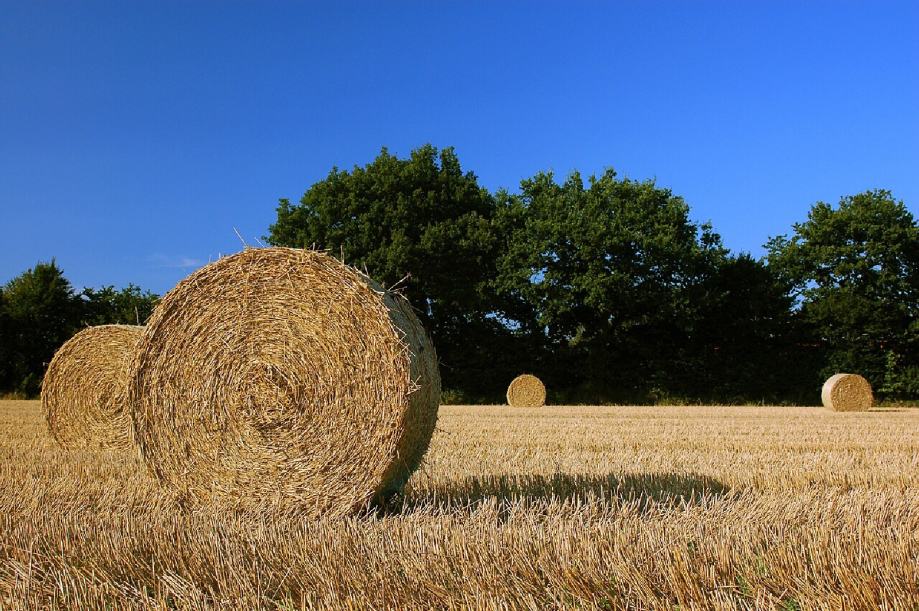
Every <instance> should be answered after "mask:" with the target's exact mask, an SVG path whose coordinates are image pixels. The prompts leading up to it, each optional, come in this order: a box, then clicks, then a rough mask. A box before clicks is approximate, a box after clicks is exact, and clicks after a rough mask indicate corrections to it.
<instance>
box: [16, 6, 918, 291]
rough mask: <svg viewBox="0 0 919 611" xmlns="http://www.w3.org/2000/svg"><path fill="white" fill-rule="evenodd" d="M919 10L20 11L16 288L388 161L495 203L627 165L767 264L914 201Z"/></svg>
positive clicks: (192, 241) (227, 222)
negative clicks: (435, 169) (34, 270)
mask: <svg viewBox="0 0 919 611" xmlns="http://www.w3.org/2000/svg"><path fill="white" fill-rule="evenodd" d="M917 32H919V3H917V2H903V3H887V2H867V1H865V2H844V1H832V2H776V1H769V2H761V3H753V2H746V1H745V2H739V1H738V2H734V1H731V2H695V1H692V2H690V1H680V2H672V3H668V2H644V1H641V2H638V1H636V2H628V3H599V2H597V3H582V2H557V3H548V2H532V3H510V2H463V3H458V2H457V3H447V2H418V3H398V2H374V3H345V2H334V3H333V2H329V3H327V4H326V5H325V6H324V7H323V6H320V5H319V4H318V3H305V2H304V3H288V2H274V1H265V2H255V1H253V2H216V1H215V2H164V1H156V2H147V3H143V2H120V1H119V2H110V3H108V2H107V3H101V2H57V3H51V2H36V1H34V0H27V1H23V2H12V3H11V2H6V1H2V2H0V228H2V230H3V255H2V257H0V283H2V282H6V281H7V280H9V279H10V278H12V277H13V276H15V275H16V274H18V273H19V272H21V271H23V270H25V269H26V268H28V267H30V266H32V265H34V264H35V263H36V262H37V261H39V260H48V259H50V258H51V257H56V258H57V261H58V263H59V264H60V265H61V266H62V267H63V268H64V271H65V273H66V274H67V276H68V277H69V278H70V279H71V281H72V282H73V283H74V285H76V286H77V287H78V288H79V287H82V286H99V285H103V284H114V285H116V286H123V285H125V284H127V283H128V282H134V283H137V284H140V285H141V286H143V287H145V288H150V289H153V290H155V291H157V292H164V291H166V290H168V289H169V288H171V287H172V286H173V285H174V284H175V282H176V281H178V280H179V279H180V278H182V277H183V276H184V275H186V274H187V273H189V272H190V271H192V269H194V267H195V266H197V265H199V264H200V263H201V262H206V261H207V260H208V259H209V258H215V257H217V256H218V254H220V253H227V252H235V251H237V250H239V248H240V242H239V240H238V238H237V237H236V235H235V234H234V231H233V228H234V227H236V228H238V229H239V231H240V232H241V233H242V234H243V235H244V237H246V238H247V239H249V240H250V241H251V240H252V238H255V237H259V236H262V235H264V234H265V233H266V231H267V227H268V225H269V224H270V223H271V222H272V220H273V218H274V214H275V206H276V201H277V198H279V197H289V198H292V199H299V197H300V196H301V195H302V193H303V191H304V190H305V189H306V188H307V187H308V186H309V185H310V184H311V183H312V182H314V181H316V180H318V179H320V178H322V177H324V176H325V175H326V174H327V173H328V171H329V169H330V168H331V167H332V166H333V165H337V166H339V167H343V168H350V167H351V166H353V165H354V164H361V165H363V164H365V163H367V162H369V161H370V160H372V159H373V157H374V156H375V155H376V154H377V152H378V151H379V149H380V147H382V146H384V145H385V146H387V147H389V149H390V150H391V151H393V152H395V153H397V154H399V155H405V154H407V153H408V152H409V151H410V150H411V149H412V148H414V147H416V146H419V145H421V144H423V143H426V142H430V143H432V144H434V145H435V146H438V147H443V146H455V147H456V149H457V153H458V154H459V158H460V161H461V162H462V163H463V165H464V167H465V169H467V170H473V171H474V172H475V173H476V174H477V175H478V176H479V178H480V181H481V183H482V184H483V185H485V186H486V187H488V188H490V189H496V188H498V187H506V188H510V189H512V190H513V189H515V188H516V186H517V184H518V182H519V180H520V179H521V178H523V177H527V176H531V175H533V174H534V173H536V172H537V171H540V170H547V169H551V170H554V171H555V172H556V173H557V174H559V175H562V176H563V175H565V174H567V173H568V172H570V171H571V170H572V169H579V170H581V171H582V173H585V174H589V173H595V172H600V171H602V170H603V169H604V168H605V167H608V166H612V167H614V168H616V169H617V170H618V171H619V172H620V174H623V175H626V176H629V177H632V178H638V179H644V178H656V180H657V181H658V184H660V185H663V186H666V187H669V188H671V189H673V191H674V192H675V193H677V194H679V195H682V196H684V197H685V198H686V200H687V201H688V202H689V204H690V206H691V207H692V216H693V218H694V219H695V220H699V221H704V220H711V221H712V222H713V224H714V225H715V228H716V229H717V230H718V231H719V232H720V233H721V234H722V236H723V237H724V241H725V243H726V245H727V246H729V247H730V248H732V249H733V250H746V251H750V252H752V253H754V254H755V255H760V254H762V248H761V245H762V244H763V243H764V242H765V241H766V239H767V238H768V237H769V236H770V235H774V234H778V233H785V232H788V231H789V230H790V227H791V224H792V223H793V222H795V221H799V220H802V219H803V218H804V217H805V215H806V211H807V209H808V207H809V206H810V205H811V204H812V203H813V202H815V201H817V200H825V201H830V202H834V203H835V202H836V201H837V200H838V198H839V197H840V196H841V195H845V194H854V193H856V192H859V191H862V190H865V189H869V188H878V187H883V188H888V189H891V190H892V191H893V192H894V194H895V196H897V197H898V198H901V199H903V200H905V201H906V203H907V205H908V206H909V207H910V209H911V210H912V211H913V213H914V214H915V213H916V212H917V209H919V208H917V207H919V34H917Z"/></svg>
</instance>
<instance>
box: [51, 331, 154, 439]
mask: <svg viewBox="0 0 919 611" xmlns="http://www.w3.org/2000/svg"><path fill="white" fill-rule="evenodd" d="M143 330H144V328H143V327H135V326H129V325H101V326H98V327H89V328H87V329H83V330H82V331H80V332H79V333H77V334H76V335H74V336H73V337H71V338H70V339H69V340H67V341H66V342H65V343H64V345H63V346H61V347H60V348H59V349H58V351H57V352H56V353H55V355H54V358H52V359H51V363H50V364H49V365H48V371H47V372H45V377H44V380H42V388H41V405H42V411H44V414H45V421H46V422H47V424H48V430H49V431H50V433H51V436H52V437H53V438H54V439H55V440H56V441H57V442H58V443H59V444H60V445H61V446H63V447H65V448H129V447H131V446H132V445H133V443H134V442H133V437H132V433H133V427H132V424H131V414H130V411H129V410H127V409H126V408H125V400H126V398H125V394H126V391H127V383H128V378H129V373H130V369H129V366H130V363H131V359H132V358H133V356H134V351H135V348H136V346H137V343H138V341H139V340H140V338H141V335H142V334H143Z"/></svg>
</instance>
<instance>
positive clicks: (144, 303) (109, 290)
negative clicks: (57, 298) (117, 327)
mask: <svg viewBox="0 0 919 611" xmlns="http://www.w3.org/2000/svg"><path fill="white" fill-rule="evenodd" d="M80 297H81V299H82V301H83V315H82V320H83V323H84V324H85V325H88V326H94V325H111V324H121V325H142V324H145V323H146V322H147V319H148V318H150V314H152V313H153V308H154V307H156V304H157V302H158V301H159V296H158V295H156V294H154V293H152V292H150V291H143V290H141V288H140V287H139V286H136V285H134V284H129V285H128V286H127V287H125V288H123V289H121V290H117V289H116V288H115V287H114V286H111V285H110V286H103V287H102V288H99V289H92V288H86V289H83V292H82V293H81V294H80Z"/></svg>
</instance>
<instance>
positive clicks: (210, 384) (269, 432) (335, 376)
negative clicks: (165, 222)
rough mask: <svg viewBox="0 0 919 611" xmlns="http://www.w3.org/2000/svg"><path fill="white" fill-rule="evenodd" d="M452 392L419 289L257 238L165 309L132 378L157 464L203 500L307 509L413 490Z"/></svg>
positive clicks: (173, 294) (331, 510) (141, 441)
mask: <svg viewBox="0 0 919 611" xmlns="http://www.w3.org/2000/svg"><path fill="white" fill-rule="evenodd" d="M439 403H440V373H439V371H438V367H437V357H436V355H435V352H434V348H433V346H432V345H431V342H430V340H429V338H428V336H427V334H426V333H425V331H424V328H423V327H422V325H421V323H420V322H419V321H418V318H417V317H416V316H415V314H414V312H413V311H412V309H411V307H410V306H409V304H408V302H407V301H406V300H405V299H404V298H403V297H401V296H400V295H398V294H395V293H392V292H388V291H384V290H383V289H382V288H380V286H379V285H377V284H375V283H374V282H373V281H371V280H370V279H369V278H367V277H366V276H364V275H363V274H361V273H360V272H358V271H357V270H355V269H353V268H350V267H348V266H346V265H344V264H343V263H341V262H339V261H337V260H336V259H334V258H333V257H330V256H329V255H327V254H324V253H321V252H315V251H309V250H299V249H292V248H251V249H246V250H244V251H243V252H241V253H238V254H236V255H232V256H229V257H226V258H223V259H220V260H218V261H217V262H215V263H211V264H210V265H207V266H205V267H203V268H201V269H200V270H198V271H197V272H195V273H193V274H192V275H191V276H189V277H188V278H186V279H185V280H183V281H182V282H180V283H179V284H178V285H177V286H176V287H175V288H174V289H173V290H172V291H170V292H169V293H168V294H167V295H166V296H165V297H164V298H163V300H162V302H161V303H160V305H159V306H158V307H157V308H156V310H155V311H154V313H153V315H152V316H151V318H150V321H149V323H148V325H147V332H146V333H145V334H144V337H143V340H142V341H141V344H140V346H139V348H138V351H137V357H136V359H135V362H134V364H133V373H132V380H131V384H130V404H131V406H132V409H133V413H134V422H135V435H136V438H137V442H138V445H139V446H140V449H141V453H142V455H143V456H144V459H145V461H146V462H147V464H148V466H149V468H150V469H151V471H152V472H153V474H154V475H155V476H156V477H157V478H158V479H159V480H160V481H163V482H165V483H167V484H169V485H171V486H173V487H174V488H176V489H178V490H179V491H180V492H181V493H182V494H183V495H184V496H185V498H187V499H188V500H191V501H198V502H206V503H217V504H218V505H221V506H225V507H229V508H235V509H243V510H247V511H252V510H260V509H265V508H272V509H273V510H276V511H283V512H290V513H296V514H297V515H302V516H312V517H318V516H320V515H326V516H340V515H345V514H348V513H352V512H354V511H356V510H358V509H359V508H361V507H363V506H365V505H366V504H367V503H368V502H369V501H371V500H372V499H374V498H377V497H381V496H386V495H388V494H390V493H393V492H396V491H398V490H399V489H401V488H402V486H403V485H404V484H405V482H406V480H407V479H408V478H409V476H410V475H411V473H412V472H413V471H414V470H415V469H416V468H417V467H418V465H419V463H420V462H421V458H422V456H423V454H424V452H425V451H426V450H427V447H428V443H429V442H430V439H431V434H432V433H433V431H434V425H435V423H436V419H437V408H438V406H439Z"/></svg>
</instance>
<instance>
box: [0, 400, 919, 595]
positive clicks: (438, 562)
mask: <svg viewBox="0 0 919 611" xmlns="http://www.w3.org/2000/svg"><path fill="white" fill-rule="evenodd" d="M0 546H2V547H0V607H2V608H4V609H6V608H30V609H32V608H42V607H45V608H47V607H81V608H98V607H107V608H125V607H137V608H149V607H159V608H176V607H178V608H213V607H227V608H237V607H242V608H281V609H290V608H301V607H330V606H331V607H353V608H416V607H420V608H430V607H440V608H443V607H464V608H469V607H472V608H494V607H505V608H533V609H544V608H556V607H563V608H569V607H579V606H581V607H587V608H606V609H610V608H611V609H618V608H661V609H675V608H681V609H686V608H757V609H758V608H780V609H799V608H800V609H814V608H820V609H823V608H832V609H841V608H845V609H878V608H889V609H919V410H915V409H890V410H879V411H872V412H868V413H857V414H837V413H831V412H828V411H825V410H823V409H820V408H789V407H548V408H542V409H532V410H531V409H511V408H506V407H455V406H450V407H443V408H441V414H440V420H439V423H438V430H437V432H436V434H435V438H434V440H433V442H432V446H431V450H430V452H429V454H428V456H427V459H426V465H425V466H424V468H423V469H422V470H421V471H420V472H418V473H416V474H415V476H413V478H412V479H411V481H410V482H409V485H408V487H407V489H406V493H405V497H404V498H403V499H401V501H399V502H398V503H394V504H393V505H392V506H390V507H388V508H386V509H385V510H379V511H377V512H375V513H368V514H367V515H364V516H362V517H357V518H353V519H348V520H344V521H320V522H304V521H293V520H283V519H276V518H272V517H271V516H261V517H259V516H252V515H226V514H221V513H220V512H218V511H214V510H208V509H203V508H199V509H183V508H181V507H180V504H179V503H178V502H177V500H176V499H175V498H174V497H172V496H171V495H170V494H169V493H168V492H166V491H164V490H162V489H160V488H159V486H158V485H157V484H156V483H155V482H154V481H153V480H152V479H151V478H150V477H149V476H148V475H147V474H146V472H145V470H144V468H143V465H142V463H141V462H140V460H139V459H138V458H137V457H135V456H133V455H129V456H124V455H118V454H116V453H113V452H88V451H65V450H60V449H58V448H57V447H56V446H54V445H53V443H52V441H51V439H50V438H49V436H48V435H47V433H46V431H45V428H44V423H43V421H42V418H41V413H40V409H39V405H38V403H37V402H30V401H8V402H0Z"/></svg>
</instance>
